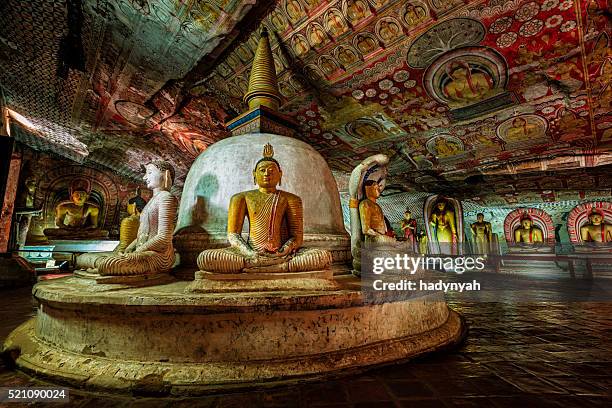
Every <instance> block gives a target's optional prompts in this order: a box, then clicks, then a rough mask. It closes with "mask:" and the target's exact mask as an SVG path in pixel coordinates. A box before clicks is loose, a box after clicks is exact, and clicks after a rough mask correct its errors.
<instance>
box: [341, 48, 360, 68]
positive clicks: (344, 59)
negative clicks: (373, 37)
mask: <svg viewBox="0 0 612 408" xmlns="http://www.w3.org/2000/svg"><path fill="white" fill-rule="evenodd" d="M338 59H339V60H340V62H341V63H342V64H343V65H345V66H347V65H351V64H354V63H355V62H356V61H357V56H356V55H355V53H354V52H353V51H351V50H350V49H348V48H342V49H341V50H340V52H339V53H338Z"/></svg>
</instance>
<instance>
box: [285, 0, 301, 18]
mask: <svg viewBox="0 0 612 408" xmlns="http://www.w3.org/2000/svg"><path fill="white" fill-rule="evenodd" d="M287 15H288V16H289V19H290V20H291V22H293V23H295V22H296V21H298V20H299V19H300V18H302V6H301V5H300V3H299V2H298V1H297V0H289V1H287Z"/></svg>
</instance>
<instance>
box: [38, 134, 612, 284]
mask: <svg viewBox="0 0 612 408" xmlns="http://www.w3.org/2000/svg"><path fill="white" fill-rule="evenodd" d="M373 163H374V162H369V164H368V166H369V167H368V166H365V167H364V168H362V169H360V170H359V172H358V173H359V177H361V188H362V190H361V191H362V196H361V199H358V200H353V199H352V201H351V203H350V207H351V208H352V209H355V210H356V214H358V218H356V220H357V221H358V223H359V229H358V232H359V234H360V236H361V238H360V239H361V240H362V241H363V242H364V243H366V244H367V243H374V244H377V245H378V244H380V245H383V246H392V247H395V248H402V249H404V250H406V251H408V252H412V253H429V252H431V248H432V246H431V245H428V244H431V241H434V242H435V243H436V245H438V248H439V249H443V251H442V252H437V253H449V254H452V253H456V252H453V251H454V248H456V247H457V245H458V243H459V242H460V241H461V240H462V232H461V231H462V228H461V221H462V220H461V218H460V217H461V214H460V212H459V213H458V211H457V210H456V204H454V203H453V202H452V201H451V200H450V199H447V198H444V197H438V198H437V199H436V200H435V201H433V204H432V205H431V210H430V211H429V214H426V220H427V224H428V225H426V228H425V230H426V231H427V233H425V232H423V231H419V229H418V224H417V221H416V219H414V218H412V213H411V211H410V210H408V209H406V211H405V212H404V214H403V219H402V220H401V222H400V225H399V229H400V231H401V234H398V235H396V234H395V232H394V230H393V228H392V227H391V224H390V223H389V221H388V220H387V218H386V217H385V215H384V213H383V209H382V207H381V206H380V204H379V203H378V202H377V201H378V199H379V197H380V196H381V192H382V190H383V188H384V179H383V178H379V179H378V180H376V179H366V178H367V176H368V174H370V175H371V170H372V169H373V168H374V169H376V166H377V164H373ZM252 173H253V174H252V175H253V182H254V184H255V185H256V186H257V188H255V189H252V190H248V191H243V192H239V193H237V194H235V195H233V196H232V197H231V200H230V203H229V208H228V221H227V241H228V243H229V246H228V247H226V248H215V249H206V250H204V251H202V252H201V253H200V255H199V256H198V258H197V265H198V267H199V269H200V270H201V271H206V272H208V273H213V274H245V273H246V274H257V273H268V274H269V273H296V272H307V271H321V270H326V269H328V268H329V267H330V265H331V263H332V255H331V253H330V252H329V251H327V250H324V249H319V248H306V247H304V245H303V243H304V236H303V235H304V220H303V214H304V209H303V204H302V200H301V198H300V197H299V196H297V195H295V194H292V193H290V192H287V191H283V190H281V189H279V188H278V187H279V186H280V184H281V180H282V177H283V172H282V170H281V165H280V163H279V162H278V161H277V160H276V159H275V158H274V150H273V147H272V146H271V145H270V144H267V145H266V146H265V147H264V152H263V157H262V158H261V159H259V160H258V161H257V162H256V164H255V166H254V169H253V171H252ZM364 174H365V177H364ZM385 174H386V173H385ZM174 177H175V175H174V169H173V167H172V166H171V165H170V164H169V163H167V162H164V161H156V162H152V163H149V164H147V165H146V166H145V175H144V181H145V183H146V186H147V188H149V189H150V190H151V191H152V192H153V195H152V198H151V199H150V200H149V201H148V202H146V201H145V200H144V199H143V198H142V197H141V196H140V194H139V193H138V194H137V195H136V196H135V197H133V198H131V199H130V200H129V201H128V214H129V216H128V217H126V218H125V219H124V220H123V221H122V223H121V228H120V243H119V245H118V246H117V248H116V249H115V250H114V251H112V252H98V253H85V254H82V255H80V256H78V257H77V261H76V266H77V269H80V270H85V271H87V272H88V273H91V274H98V275H120V276H124V275H143V274H152V273H165V272H168V271H170V270H171V269H172V267H173V266H174V265H175V262H176V255H175V251H174V248H173V243H172V240H173V232H174V228H175V220H176V215H177V199H176V198H175V197H174V196H173V195H172V194H171V193H170V191H169V190H170V188H171V187H172V184H173V181H174ZM70 196H71V200H70V201H68V202H62V203H60V204H59V205H58V206H57V208H56V218H55V222H56V226H57V228H54V229H46V230H45V234H48V235H49V236H53V237H63V236H67V235H71V236H75V235H76V236H86V237H91V236H98V237H102V236H107V235H108V232H107V231H103V230H101V229H100V228H99V225H98V215H99V208H98V207H97V206H96V205H95V204H93V203H90V202H88V200H87V199H88V197H89V192H88V186H86V185H77V184H76V183H75V184H74V185H73V186H71V191H70ZM245 224H248V225H245ZM245 226H248V235H247V236H246V237H245V236H244V235H243V230H244V229H245ZM469 231H471V242H472V252H473V253H478V254H488V253H491V252H492V251H493V248H494V239H493V237H494V234H493V231H492V227H491V223H490V222H489V221H486V220H485V217H484V214H482V213H479V214H477V216H476V221H475V222H474V223H472V224H471V225H470V226H469ZM92 232H97V233H98V234H99V235H94V234H93V233H92ZM90 233H91V234H90ZM580 235H581V237H582V241H584V242H586V243H588V242H600V243H608V242H612V224H609V223H606V222H605V221H604V214H603V212H602V211H601V210H599V209H597V208H593V209H591V211H590V213H589V215H588V223H585V224H584V225H582V226H581V228H580ZM513 237H514V244H522V245H535V244H541V243H544V242H545V241H546V237H545V234H544V231H542V229H541V228H540V227H539V226H538V225H536V223H534V219H533V218H532V216H530V215H529V214H528V213H527V212H525V213H523V215H522V216H521V217H520V224H519V225H518V226H517V227H516V229H515V230H514V232H513ZM445 245H447V246H446V247H445ZM445 248H446V250H444V249H445Z"/></svg>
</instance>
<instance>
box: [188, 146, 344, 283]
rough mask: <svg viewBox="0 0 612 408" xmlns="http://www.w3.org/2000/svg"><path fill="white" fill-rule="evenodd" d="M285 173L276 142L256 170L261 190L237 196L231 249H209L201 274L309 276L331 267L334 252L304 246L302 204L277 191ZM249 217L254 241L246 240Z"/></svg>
mask: <svg viewBox="0 0 612 408" xmlns="http://www.w3.org/2000/svg"><path fill="white" fill-rule="evenodd" d="M282 175H283V173H282V171H281V167H280V164H279V163H278V161H276V159H274V150H273V148H272V146H271V145H270V144H267V145H266V146H265V147H264V153H263V158H261V159H260V160H259V161H258V162H257V163H256V165H255V169H254V170H253V178H254V182H255V183H256V184H257V185H258V188H257V189H255V190H249V191H243V192H241V193H237V194H234V195H233V196H232V198H231V200H230V204H229V211H228V220H227V239H228V241H229V243H230V246H229V247H228V248H221V249H207V250H205V251H202V252H201V253H200V255H199V256H198V260H197V263H198V267H199V268H200V270H201V271H206V272H212V273H242V272H245V273H270V272H306V271H320V270H324V269H327V268H328V267H329V265H330V264H331V262H332V257H331V253H330V252H329V251H326V250H321V249H316V248H304V247H302V242H303V231H304V225H303V215H302V214H303V208H302V200H301V199H300V197H298V196H296V195H295V194H291V193H289V192H286V191H282V190H279V189H277V186H278V185H280V184H281V178H282ZM245 217H246V218H247V222H248V224H249V237H248V240H245V239H244V237H243V236H242V229H243V226H244V220H245Z"/></svg>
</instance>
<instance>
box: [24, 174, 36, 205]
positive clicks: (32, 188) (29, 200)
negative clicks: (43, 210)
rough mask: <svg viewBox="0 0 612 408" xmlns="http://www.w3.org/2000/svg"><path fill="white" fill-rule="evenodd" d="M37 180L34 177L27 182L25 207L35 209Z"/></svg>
mask: <svg viewBox="0 0 612 408" xmlns="http://www.w3.org/2000/svg"><path fill="white" fill-rule="evenodd" d="M36 187H37V185H36V179H35V178H34V177H28V178H27V179H26V181H25V188H26V195H25V207H26V208H34V196H35V195H36Z"/></svg>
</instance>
